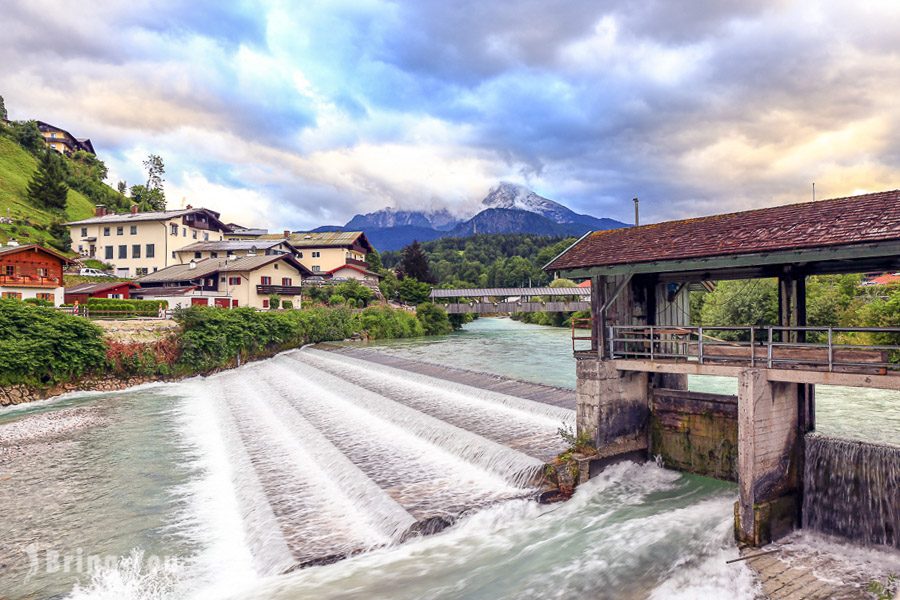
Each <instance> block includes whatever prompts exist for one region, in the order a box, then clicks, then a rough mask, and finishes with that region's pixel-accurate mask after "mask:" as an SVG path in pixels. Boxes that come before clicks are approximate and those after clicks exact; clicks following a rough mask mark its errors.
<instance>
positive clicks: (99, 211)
mask: <svg viewBox="0 0 900 600" xmlns="http://www.w3.org/2000/svg"><path fill="white" fill-rule="evenodd" d="M94 216H95V217H105V216H106V207H105V206H103V205H102V204H98V205H97V206H96V207H94Z"/></svg>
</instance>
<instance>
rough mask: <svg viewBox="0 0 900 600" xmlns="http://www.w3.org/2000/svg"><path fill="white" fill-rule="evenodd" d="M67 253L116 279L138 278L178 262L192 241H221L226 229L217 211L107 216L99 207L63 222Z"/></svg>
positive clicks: (160, 212) (197, 210)
mask: <svg viewBox="0 0 900 600" xmlns="http://www.w3.org/2000/svg"><path fill="white" fill-rule="evenodd" d="M66 225H68V226H69V228H70V234H71V236H72V250H74V251H75V252H78V254H80V255H81V256H83V257H85V258H94V259H97V260H101V261H103V262H105V263H109V264H112V265H113V266H114V267H115V271H116V275H118V276H120V277H139V276H141V275H146V274H147V273H153V272H155V271H159V270H160V269H164V268H166V267H168V266H171V265H177V264H181V259H180V258H179V255H178V251H179V250H181V249H182V248H184V247H185V246H188V245H190V244H194V243H196V242H210V241H220V240H222V239H224V237H225V232H226V231H227V227H226V226H225V224H224V223H222V221H220V220H219V213H217V212H215V211H212V210H208V209H206V208H192V207H190V206H188V207H187V208H185V209H182V210H164V211H156V212H138V210H137V207H132V209H131V212H130V213H125V214H107V213H106V209H105V208H104V207H102V206H98V207H97V214H96V216H94V217H91V218H90V219H84V220H82V221H73V222H71V223H66Z"/></svg>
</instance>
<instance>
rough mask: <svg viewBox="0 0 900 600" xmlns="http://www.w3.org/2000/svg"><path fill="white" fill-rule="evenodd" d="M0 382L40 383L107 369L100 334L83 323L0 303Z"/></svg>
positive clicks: (34, 308) (44, 309)
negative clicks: (0, 333) (103, 368)
mask: <svg viewBox="0 0 900 600" xmlns="http://www.w3.org/2000/svg"><path fill="white" fill-rule="evenodd" d="M0 332H3V334H2V335H0V384H3V385H10V384H19V383H24V384H29V385H45V384H50V383H56V382H60V381H67V380H71V379H77V378H78V377H80V376H82V375H84V374H85V373H88V372H90V371H93V370H96V369H99V368H101V367H103V366H105V365H106V345H105V344H104V343H103V332H102V330H101V329H100V328H99V327H97V326H96V325H94V324H93V323H91V322H90V321H87V320H85V319H82V318H80V317H75V316H72V315H68V314H65V313H62V312H60V311H57V310H55V309H52V308H47V307H43V306H33V305H30V304H26V303H24V302H20V301H18V300H0Z"/></svg>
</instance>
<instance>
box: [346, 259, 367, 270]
mask: <svg viewBox="0 0 900 600" xmlns="http://www.w3.org/2000/svg"><path fill="white" fill-rule="evenodd" d="M344 262H345V263H347V264H348V265H355V266H357V267H362V268H363V269H368V268H369V263H367V262H366V261H364V260H357V259H355V258H348V259H345V260H344Z"/></svg>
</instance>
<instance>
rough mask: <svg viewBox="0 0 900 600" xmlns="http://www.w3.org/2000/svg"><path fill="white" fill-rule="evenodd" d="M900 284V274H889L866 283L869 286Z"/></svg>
mask: <svg viewBox="0 0 900 600" xmlns="http://www.w3.org/2000/svg"><path fill="white" fill-rule="evenodd" d="M898 283H900V273H887V274H885V275H879V276H878V277H873V278H872V279H870V280H869V281H867V282H866V284H867V285H894V284H898Z"/></svg>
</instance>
